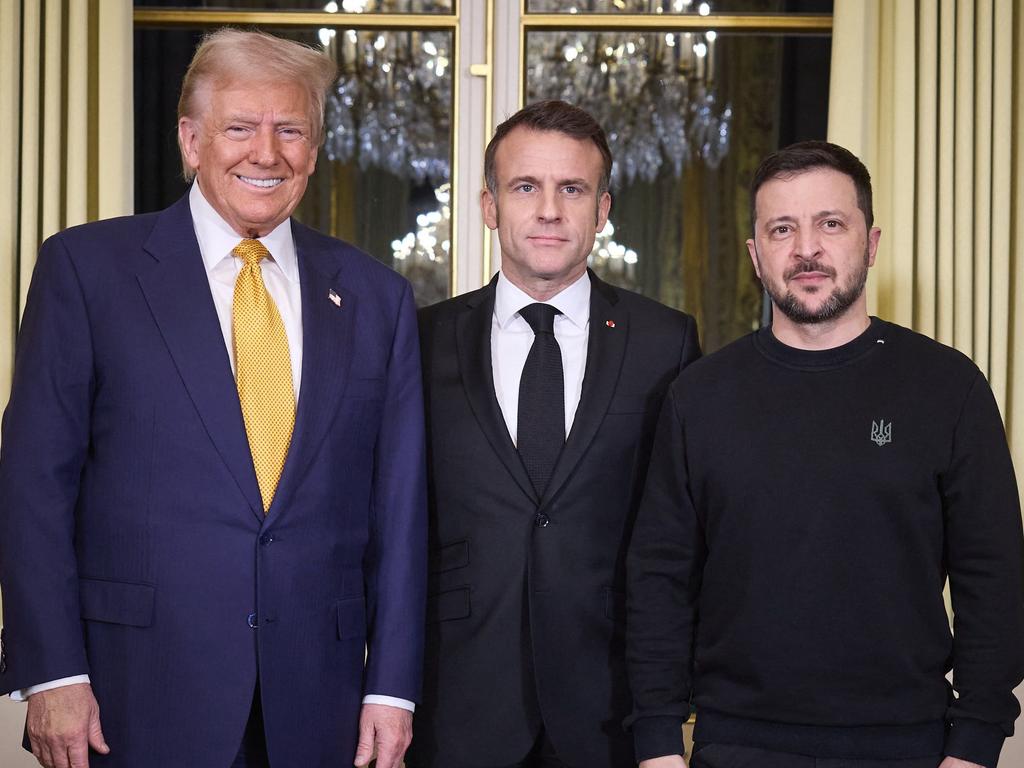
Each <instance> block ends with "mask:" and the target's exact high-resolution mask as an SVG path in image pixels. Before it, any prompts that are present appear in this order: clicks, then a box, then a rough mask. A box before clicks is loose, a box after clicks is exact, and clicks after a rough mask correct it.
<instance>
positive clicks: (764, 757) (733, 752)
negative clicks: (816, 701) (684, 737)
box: [689, 742, 943, 768]
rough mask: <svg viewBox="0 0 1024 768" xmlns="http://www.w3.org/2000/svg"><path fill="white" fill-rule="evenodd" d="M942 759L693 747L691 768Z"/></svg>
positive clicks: (896, 765)
mask: <svg viewBox="0 0 1024 768" xmlns="http://www.w3.org/2000/svg"><path fill="white" fill-rule="evenodd" d="M942 760H943V757H942V755H930V756H928V757H912V758H902V759H897V760H860V759H851V758H832V757H827V758H826V757H810V756H808V755H793V754H789V753H788V752H772V751H771V750H767V749H757V748H756V747H740V746H736V745H734V744H709V743H703V744H702V743H699V742H698V743H697V744H694V745H693V755H692V756H691V758H690V763H689V765H690V768H937V766H938V765H939V763H941V762H942Z"/></svg>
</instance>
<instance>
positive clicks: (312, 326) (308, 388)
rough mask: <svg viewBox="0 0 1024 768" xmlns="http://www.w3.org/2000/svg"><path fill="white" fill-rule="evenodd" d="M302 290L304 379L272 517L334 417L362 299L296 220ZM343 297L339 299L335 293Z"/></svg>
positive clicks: (283, 505) (283, 506)
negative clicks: (348, 287) (343, 283)
mask: <svg viewBox="0 0 1024 768" xmlns="http://www.w3.org/2000/svg"><path fill="white" fill-rule="evenodd" d="M292 231H293V234H294V237H295V250H296V254H297V257H298V263H299V285H300V290H301V292H302V381H301V383H300V384H299V402H298V405H297V408H296V414H295V430H294V431H293V433H292V443H291V447H290V448H289V449H288V458H287V460H286V461H285V465H284V471H283V472H282V473H281V481H280V483H279V484H278V487H277V492H276V493H275V494H274V501H273V503H272V505H271V507H270V510H269V512H268V513H267V515H268V517H270V516H272V515H274V514H279V513H280V512H279V511H280V510H284V509H287V507H288V502H289V500H290V498H291V496H292V495H293V494H294V492H295V489H296V488H297V487H298V486H299V484H300V483H301V481H302V477H303V474H304V471H305V470H306V469H308V468H309V466H310V465H311V464H312V459H313V457H314V455H315V454H316V451H317V449H318V448H319V446H320V443H321V442H322V441H323V439H324V437H325V436H326V435H327V431H328V429H329V428H330V426H331V424H332V423H333V422H334V413H335V412H336V411H337V409H338V407H339V405H340V403H341V400H342V396H343V395H344V393H345V387H346V385H347V384H348V381H349V368H350V366H351V363H352V350H353V343H352V340H353V339H354V338H355V333H356V329H355V326H356V314H357V302H358V299H357V297H356V296H355V294H353V293H351V292H349V291H346V290H345V289H343V288H342V287H341V286H340V285H339V284H338V277H339V275H338V272H339V269H338V266H337V261H336V260H332V259H331V258H330V257H329V255H328V254H327V253H325V252H324V250H323V249H322V247H321V246H319V245H318V244H317V242H316V240H315V239H314V238H313V237H312V236H311V235H310V230H308V229H306V228H305V227H304V226H302V225H300V224H298V223H297V222H295V221H294V220H293V221H292ZM332 291H333V293H334V295H335V296H337V297H338V298H339V299H340V300H341V301H340V305H338V304H335V303H334V301H333V300H332V299H331V298H330V295H331V292H332Z"/></svg>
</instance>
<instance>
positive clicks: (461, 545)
mask: <svg viewBox="0 0 1024 768" xmlns="http://www.w3.org/2000/svg"><path fill="white" fill-rule="evenodd" d="M467 565H469V541H468V540H467V539H463V540H462V541H453V542H452V543H451V544H445V545H444V546H442V547H438V548H437V549H435V550H434V551H433V552H431V553H430V572H431V573H441V572H442V571H452V570H455V569H456V568H463V567H465V566H467Z"/></svg>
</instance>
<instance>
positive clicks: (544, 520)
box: [533, 512, 551, 528]
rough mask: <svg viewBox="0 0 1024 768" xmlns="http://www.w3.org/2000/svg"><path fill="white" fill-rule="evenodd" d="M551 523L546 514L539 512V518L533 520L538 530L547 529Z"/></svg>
mask: <svg viewBox="0 0 1024 768" xmlns="http://www.w3.org/2000/svg"><path fill="white" fill-rule="evenodd" d="M550 522H551V518H550V517H548V516H547V513H546V512H538V513H537V517H535V518H534V519H533V524H534V525H536V526H537V527H538V528H547V527H548V523H550Z"/></svg>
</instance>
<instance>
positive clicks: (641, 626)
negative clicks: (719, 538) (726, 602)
mask: <svg viewBox="0 0 1024 768" xmlns="http://www.w3.org/2000/svg"><path fill="white" fill-rule="evenodd" d="M678 387H679V382H678V380H677V382H676V383H674V384H673V385H672V387H671V389H670V390H669V394H668V397H667V398H666V399H665V404H664V406H663V407H662V411H661V417H660V420H659V423H658V428H657V432H656V434H655V438H654V449H653V452H652V455H651V464H650V469H649V470H648V474H647V484H646V486H645V488H644V497H643V501H642V502H641V504H640V509H639V511H638V513H637V519H636V525H635V527H634V529H633V537H632V539H631V541H630V547H629V557H628V560H627V566H626V568H627V571H626V572H627V607H628V617H627V622H626V662H627V666H628V670H629V680H630V687H631V688H632V691H633V702H634V706H633V713H632V715H631V716H630V717H629V718H627V720H626V725H627V726H630V727H631V728H632V731H633V740H634V745H635V749H636V759H637V761H640V760H646V759H649V758H652V757H660V756H664V755H681V754H683V736H682V725H683V723H684V722H685V721H686V719H687V718H688V717H689V714H690V689H691V683H692V665H693V640H694V631H695V628H696V614H697V602H698V598H699V595H700V586H701V574H702V573H703V567H704V559H705V547H704V533H703V530H702V528H701V525H700V522H699V520H698V518H697V514H696V511H695V509H694V505H693V502H692V500H691V498H690V493H689V489H688V481H687V469H686V464H687V461H686V443H685V434H684V424H683V422H682V420H681V418H680V416H679V412H678V405H679V404H678V394H677V390H678Z"/></svg>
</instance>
